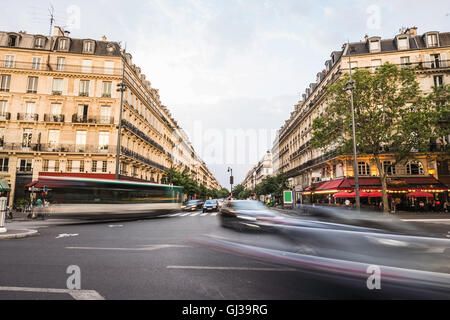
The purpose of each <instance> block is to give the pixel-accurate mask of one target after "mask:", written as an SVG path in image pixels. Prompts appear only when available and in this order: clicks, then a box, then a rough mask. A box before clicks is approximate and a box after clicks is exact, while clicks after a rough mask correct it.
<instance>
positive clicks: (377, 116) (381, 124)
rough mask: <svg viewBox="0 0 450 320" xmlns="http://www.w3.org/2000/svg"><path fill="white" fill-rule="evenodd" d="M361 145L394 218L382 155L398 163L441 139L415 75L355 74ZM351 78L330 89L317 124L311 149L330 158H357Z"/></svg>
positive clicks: (383, 70)
mask: <svg viewBox="0 0 450 320" xmlns="http://www.w3.org/2000/svg"><path fill="white" fill-rule="evenodd" d="M352 78H353V81H354V90H353V96H354V110H355V123H356V143H357V150H358V153H359V154H365V155H369V156H370V157H371V158H372V159H373V160H374V161H375V163H376V166H377V168H378V172H379V174H380V180H381V186H382V190H383V205H384V212H385V213H386V214H388V212H389V205H388V197H387V172H386V171H385V168H383V165H382V162H381V160H380V156H381V155H382V154H383V153H386V152H388V153H389V154H392V155H393V156H394V157H395V163H394V165H395V164H396V163H399V162H401V161H403V160H405V159H407V158H411V157H412V154H413V152H423V153H426V152H427V151H428V147H429V142H430V139H433V138H435V137H436V133H435V127H436V124H437V123H436V117H434V116H433V114H434V112H435V108H434V107H433V104H432V103H430V99H431V98H428V97H426V96H425V95H424V94H423V93H422V92H421V91H420V89H419V84H418V82H417V81H416V76H415V71H414V69H412V68H399V67H397V66H395V65H393V64H389V63H386V64H384V65H382V66H380V67H378V68H377V69H376V71H375V72H374V73H371V72H370V71H368V70H361V69H357V70H356V71H355V72H354V73H353V74H352ZM348 81H349V76H348V75H346V76H344V77H342V78H341V79H339V80H338V81H336V82H335V83H333V84H332V85H330V86H329V87H328V88H327V92H326V100H325V109H324V112H323V115H321V116H320V117H317V118H316V119H315V120H314V122H313V127H312V139H311V146H313V147H315V148H321V149H322V150H323V151H324V152H325V153H331V152H337V153H338V154H352V146H353V140H352V139H353V138H352V115H351V106H350V96H349V92H348V91H347V90H346V87H347V82H348Z"/></svg>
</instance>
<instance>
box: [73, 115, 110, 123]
mask: <svg viewBox="0 0 450 320" xmlns="http://www.w3.org/2000/svg"><path fill="white" fill-rule="evenodd" d="M72 122H73V123H97V124H114V117H109V116H95V117H88V116H81V115H78V114H74V115H72Z"/></svg>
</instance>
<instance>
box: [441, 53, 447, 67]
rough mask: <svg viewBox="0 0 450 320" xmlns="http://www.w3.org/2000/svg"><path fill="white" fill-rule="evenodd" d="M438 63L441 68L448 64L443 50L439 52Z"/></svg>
mask: <svg viewBox="0 0 450 320" xmlns="http://www.w3.org/2000/svg"><path fill="white" fill-rule="evenodd" d="M440 64H441V68H447V66H448V62H447V55H446V54H445V53H444V52H442V53H441V61H440Z"/></svg>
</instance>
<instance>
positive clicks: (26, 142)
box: [22, 129, 33, 148]
mask: <svg viewBox="0 0 450 320" xmlns="http://www.w3.org/2000/svg"><path fill="white" fill-rule="evenodd" d="M32 138H33V129H23V133H22V148H31V139H32Z"/></svg>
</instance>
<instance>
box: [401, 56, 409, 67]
mask: <svg viewBox="0 0 450 320" xmlns="http://www.w3.org/2000/svg"><path fill="white" fill-rule="evenodd" d="M409 65H410V60H409V57H401V58H400V67H401V68H406V67H409Z"/></svg>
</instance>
